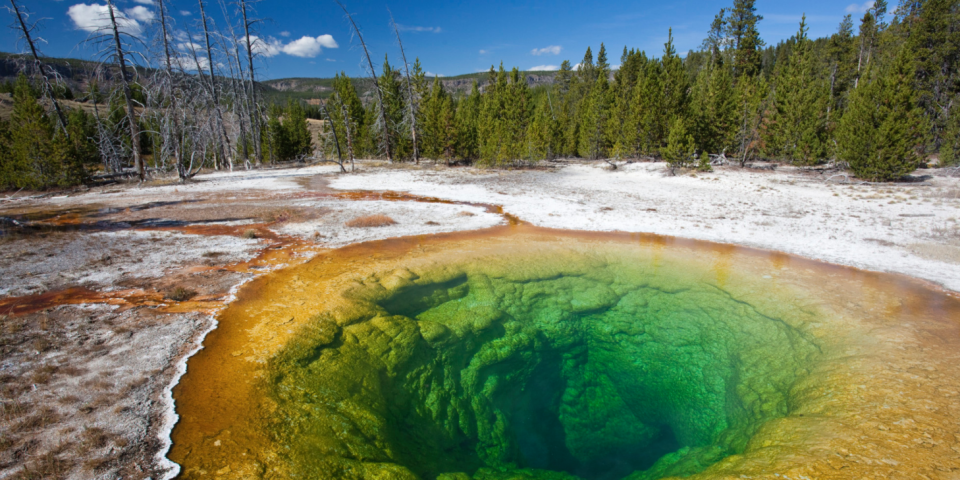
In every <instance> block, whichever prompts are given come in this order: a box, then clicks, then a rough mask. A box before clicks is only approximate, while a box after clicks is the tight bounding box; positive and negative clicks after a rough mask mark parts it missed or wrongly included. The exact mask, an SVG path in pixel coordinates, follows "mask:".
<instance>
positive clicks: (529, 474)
mask: <svg viewBox="0 0 960 480" xmlns="http://www.w3.org/2000/svg"><path fill="white" fill-rule="evenodd" d="M514 261H515V260H514ZM530 262H532V263H526V264H512V265H506V264H499V265H498V264H490V263H486V264H484V263H481V262H474V263H472V264H465V265H452V266H451V265H440V266H438V265H434V266H431V267H429V268H422V269H421V270H420V271H417V272H411V271H404V272H400V273H398V274H396V275H394V276H393V277H391V278H386V279H380V278H372V279H366V280H364V281H361V282H358V284H357V286H356V287H355V288H354V289H353V290H352V291H351V292H350V293H349V295H350V296H351V298H353V299H354V300H355V302H356V310H355V311H351V312H340V313H338V314H336V315H333V314H325V315H322V316H318V317H317V318H316V319H314V321H313V322H311V323H310V325H309V326H308V327H307V328H305V329H304V330H303V331H302V332H300V335H299V336H298V338H297V339H296V340H295V341H293V342H291V343H290V344H289V346H288V347H286V348H285V350H284V351H283V352H282V353H281V354H280V355H278V356H277V357H276V358H275V359H274V360H273V362H272V363H271V365H270V371H271V374H272V377H271V378H272V380H271V382H272V383H271V384H272V385H273V387H272V394H271V397H272V399H273V400H274V401H275V402H276V404H277V408H276V411H275V415H274V419H273V425H272V427H271V428H272V434H273V436H274V438H275V440H276V441H277V443H278V444H279V445H282V446H283V449H282V451H281V455H282V456H283V457H284V461H285V463H286V464H288V465H289V467H290V470H291V472H292V474H293V475H294V476H296V477H298V478H357V479H360V478H383V479H388V478H389V479H393V478H396V479H403V478H410V479H413V478H423V479H460V480H463V479H468V478H473V479H477V480H480V479H484V480H485V479H510V478H530V479H535V478H538V479H552V478H582V479H585V480H613V479H621V478H629V479H635V480H640V479H655V478H661V477H664V476H684V475H689V474H693V473H696V472H699V471H702V470H703V469H704V468H706V467H708V466H709V465H711V464H713V463H715V462H717V461H719V460H720V459H722V458H724V457H726V456H728V455H731V454H736V453H738V452H742V451H743V449H744V448H745V446H746V444H747V442H748V441H749V439H750V438H751V436H752V435H753V434H754V433H755V432H756V431H757V429H758V428H759V427H760V426H761V425H762V424H763V423H764V422H767V421H769V420H771V419H774V418H778V417H782V416H784V415H786V414H787V413H788V411H789V408H790V387H791V385H793V384H794V382H796V381H797V379H798V378H800V377H802V376H803V375H805V374H806V372H807V370H806V367H807V366H808V365H809V364H810V362H812V361H813V360H814V359H815V358H816V357H817V355H818V347H817V345H816V344H815V342H813V341H812V340H811V338H810V337H809V336H807V335H806V334H804V333H803V331H802V330H801V329H798V328H795V327H794V326H791V325H796V324H797V323H796V322H795V321H792V320H790V319H783V318H775V317H771V316H768V315H765V314H763V313H761V311H760V310H759V309H757V308H755V307H754V306H752V305H751V304H750V303H749V302H747V301H745V300H743V299H740V298H736V297H735V296H733V295H731V294H730V293H728V291H727V290H725V289H723V288H722V287H721V286H718V284H717V283H716V282H715V281H706V280H702V278H706V277H704V276H702V275H700V274H699V273H698V272H683V273H680V272H665V271H664V270H663V269H662V268H658V267H657V266H656V265H655V262H653V261H652V260H651V261H649V262H646V261H637V259H635V258H631V259H617V258H613V259H611V258H600V257H596V258H594V257H589V256H583V255H578V256H573V258H550V259H548V260H545V259H544V258H536V259H532V260H531V261H530ZM800 315H807V316H810V315H812V314H803V313H800Z"/></svg>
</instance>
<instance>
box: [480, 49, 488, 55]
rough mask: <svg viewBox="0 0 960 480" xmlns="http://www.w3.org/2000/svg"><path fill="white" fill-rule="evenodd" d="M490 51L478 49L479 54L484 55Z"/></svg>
mask: <svg viewBox="0 0 960 480" xmlns="http://www.w3.org/2000/svg"><path fill="white" fill-rule="evenodd" d="M488 53H490V50H480V55H486V54H488Z"/></svg>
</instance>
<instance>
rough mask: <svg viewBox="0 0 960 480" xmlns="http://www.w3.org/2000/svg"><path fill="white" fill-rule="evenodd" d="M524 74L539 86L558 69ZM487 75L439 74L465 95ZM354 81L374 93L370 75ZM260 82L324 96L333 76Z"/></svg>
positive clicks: (288, 92) (295, 94)
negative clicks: (474, 83)
mask: <svg viewBox="0 0 960 480" xmlns="http://www.w3.org/2000/svg"><path fill="white" fill-rule="evenodd" d="M523 75H524V77H525V78H526V80H527V85H529V86H530V87H537V86H540V85H552V84H553V79H554V76H555V75H556V72H523ZM487 78H488V74H487V72H480V73H468V74H465V75H457V76H455V77H440V82H441V83H443V86H444V88H446V89H447V91H449V92H454V93H461V94H466V93H469V92H470V89H471V88H473V82H474V81H476V82H477V85H479V87H480V88H481V89H483V87H485V86H486V85H487V83H488V80H487ZM352 81H353V84H354V86H355V87H356V89H357V91H358V92H359V93H360V96H362V97H369V96H372V95H373V90H372V89H373V82H372V81H371V80H370V79H369V78H353V79H352ZM430 81H431V82H432V81H433V79H432V78H431V79H430ZM261 83H263V85H264V86H266V87H268V88H267V89H266V90H267V91H268V92H269V93H268V95H274V96H276V97H277V98H299V99H302V100H310V99H325V98H327V97H329V96H330V94H331V92H332V91H333V79H332V78H278V79H276V80H265V81H263V82H261Z"/></svg>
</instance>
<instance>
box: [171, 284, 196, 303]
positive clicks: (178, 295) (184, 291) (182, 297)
mask: <svg viewBox="0 0 960 480" xmlns="http://www.w3.org/2000/svg"><path fill="white" fill-rule="evenodd" d="M196 296H197V292H196V290H191V289H189V288H185V287H176V288H174V289H173V290H170V292H168V293H167V298H168V299H170V300H173V301H175V302H184V301H187V300H190V299H191V298H193V297H196Z"/></svg>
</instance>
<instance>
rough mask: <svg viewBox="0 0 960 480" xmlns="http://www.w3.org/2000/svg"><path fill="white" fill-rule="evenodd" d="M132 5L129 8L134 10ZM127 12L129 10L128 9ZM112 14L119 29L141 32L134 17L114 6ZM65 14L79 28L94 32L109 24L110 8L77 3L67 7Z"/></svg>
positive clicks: (141, 27) (126, 31)
mask: <svg viewBox="0 0 960 480" xmlns="http://www.w3.org/2000/svg"><path fill="white" fill-rule="evenodd" d="M137 8H143V9H144V10H146V9H145V8H144V7H133V8H131V9H130V10H136V9H137ZM128 12H129V10H128ZM113 15H114V17H115V18H116V19H117V26H118V27H119V28H120V30H121V31H123V32H125V33H129V34H131V35H140V33H142V32H143V26H142V25H140V22H138V21H137V20H136V19H134V18H130V17H129V16H127V14H126V13H124V12H122V11H120V10H118V9H117V8H116V7H114V10H113ZM67 16H69V17H70V20H72V21H73V24H74V25H75V26H76V27H77V28H78V29H80V30H86V31H88V32H96V31H99V30H102V29H105V28H109V26H110V10H108V9H107V6H106V5H99V4H96V3H94V4H92V5H87V4H85V3H78V4H76V5H73V6H71V7H70V8H68V9H67Z"/></svg>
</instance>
